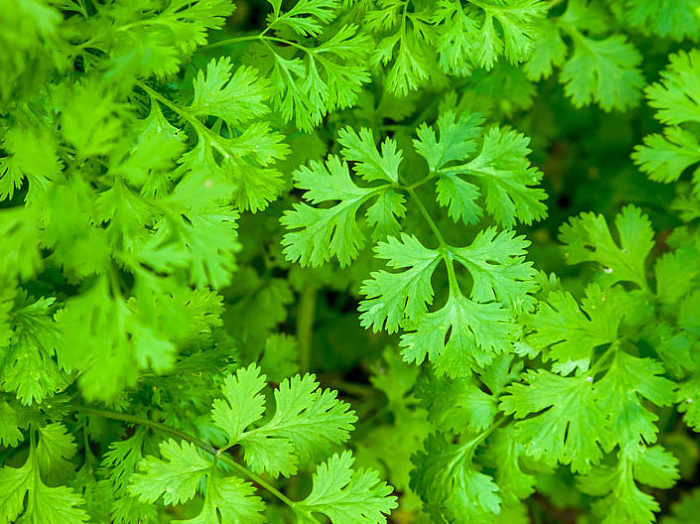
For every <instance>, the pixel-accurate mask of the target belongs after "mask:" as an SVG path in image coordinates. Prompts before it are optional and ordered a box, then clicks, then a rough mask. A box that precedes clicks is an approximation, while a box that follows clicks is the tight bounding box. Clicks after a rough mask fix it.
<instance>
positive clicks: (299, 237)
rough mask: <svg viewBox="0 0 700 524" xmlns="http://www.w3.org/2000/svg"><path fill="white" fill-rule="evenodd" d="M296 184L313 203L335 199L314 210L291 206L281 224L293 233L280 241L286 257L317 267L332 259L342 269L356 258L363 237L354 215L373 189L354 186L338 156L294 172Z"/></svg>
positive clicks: (298, 205) (307, 206) (344, 164)
mask: <svg viewBox="0 0 700 524" xmlns="http://www.w3.org/2000/svg"><path fill="white" fill-rule="evenodd" d="M294 179H295V181H296V183H297V184H298V185H299V186H300V187H302V188H303V189H306V190H307V193H306V196H307V198H308V199H309V200H310V201H311V202H312V203H318V202H327V201H329V200H338V201H339V203H338V204H336V205H335V206H333V207H330V208H316V207H312V206H310V205H308V204H305V203H299V204H295V205H294V209H293V210H292V211H287V212H286V213H285V214H284V216H283V217H282V220H281V222H282V224H283V225H284V226H286V227H287V228H289V229H294V230H297V231H292V232H289V233H287V234H286V235H285V236H284V238H283V239H282V243H283V245H284V246H285V255H286V256H287V258H288V259H289V260H291V261H293V262H296V261H297V260H298V261H300V263H301V264H302V265H305V266H306V265H311V266H320V265H321V264H323V263H324V262H327V261H328V260H329V259H330V258H331V257H332V256H335V257H337V258H338V260H339V262H340V264H341V265H343V266H347V265H348V264H349V263H350V261H351V260H353V259H354V258H356V257H357V254H358V250H359V248H360V247H361V246H362V243H363V241H364V240H363V238H364V236H363V234H362V231H361V230H360V228H359V227H358V225H357V222H356V218H355V215H356V213H357V211H358V209H359V208H360V206H361V205H362V204H363V203H364V202H365V201H366V200H368V199H369V198H371V197H372V196H373V195H374V194H376V193H377V191H376V190H372V189H370V188H363V187H359V186H357V185H355V183H354V182H353V181H352V179H351V178H350V172H349V170H348V165H347V164H346V163H345V162H344V161H341V160H340V158H338V157H337V156H333V155H331V156H329V157H328V161H327V162H326V166H325V167H324V166H323V165H322V164H320V163H319V162H311V163H310V164H309V167H306V166H304V167H301V168H300V169H299V170H298V171H296V172H295V173H294Z"/></svg>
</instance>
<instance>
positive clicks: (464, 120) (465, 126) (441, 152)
mask: <svg viewBox="0 0 700 524" xmlns="http://www.w3.org/2000/svg"><path fill="white" fill-rule="evenodd" d="M483 123H484V117H483V116H482V115H481V114H480V113H464V114H462V115H460V116H459V117H458V116H457V115H456V114H455V113H454V112H453V111H447V112H445V113H442V114H441V115H440V116H439V117H438V120H437V128H438V131H439V136H436V133H435V129H434V128H433V127H431V126H428V125H427V124H425V123H423V124H421V126H420V127H419V128H418V129H417V130H416V137H417V138H415V139H414V140H413V147H414V148H415V149H416V151H417V152H418V154H419V155H421V156H422V157H423V158H425V160H426V162H428V167H429V168H430V171H436V170H437V169H440V168H441V167H444V166H445V165H446V164H448V163H450V162H452V161H454V160H464V159H466V158H468V157H469V155H471V154H472V153H473V152H474V151H475V150H476V147H477V142H476V139H477V138H478V137H479V136H480V135H481V133H482V127H481V126H482V124H483Z"/></svg>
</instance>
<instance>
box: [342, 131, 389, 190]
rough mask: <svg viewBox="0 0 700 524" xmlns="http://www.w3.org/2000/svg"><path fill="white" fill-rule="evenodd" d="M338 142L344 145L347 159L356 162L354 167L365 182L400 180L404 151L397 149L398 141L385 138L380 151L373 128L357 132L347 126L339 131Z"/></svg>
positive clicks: (343, 151)
mask: <svg viewBox="0 0 700 524" xmlns="http://www.w3.org/2000/svg"><path fill="white" fill-rule="evenodd" d="M338 142H339V143H340V145H341V146H343V150H342V154H343V157H344V158H345V160H346V161H348V162H356V164H355V165H354V167H353V169H354V171H355V172H356V173H357V174H358V175H360V176H361V177H362V178H363V179H364V180H365V182H373V181H375V180H384V181H386V182H390V183H396V182H398V179H399V165H400V164H401V160H402V153H401V150H397V149H396V141H394V140H392V139H391V138H387V139H386V140H384V142H382V146H381V153H380V152H379V151H377V147H376V146H375V145H374V137H373V136H372V130H371V129H367V128H366V127H363V128H361V129H360V133H359V134H357V133H355V131H354V130H353V129H352V128H351V127H345V128H343V129H341V130H340V131H339V133H338Z"/></svg>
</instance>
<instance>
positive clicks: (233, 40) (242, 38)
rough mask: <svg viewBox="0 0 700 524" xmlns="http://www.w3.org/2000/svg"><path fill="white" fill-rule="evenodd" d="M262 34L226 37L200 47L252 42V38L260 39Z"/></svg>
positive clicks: (211, 47)
mask: <svg viewBox="0 0 700 524" xmlns="http://www.w3.org/2000/svg"><path fill="white" fill-rule="evenodd" d="M260 39H262V35H248V36H238V37H235V38H226V39H225V40H219V41H218V42H213V43H211V44H207V45H203V46H202V47H200V49H213V48H215V47H221V46H225V45H230V44H239V43H242V42H250V41H252V40H260Z"/></svg>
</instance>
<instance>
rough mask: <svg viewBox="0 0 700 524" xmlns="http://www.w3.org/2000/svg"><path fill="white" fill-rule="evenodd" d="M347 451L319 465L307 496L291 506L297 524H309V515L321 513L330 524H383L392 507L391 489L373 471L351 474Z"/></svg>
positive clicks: (360, 470)
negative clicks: (299, 521)
mask: <svg viewBox="0 0 700 524" xmlns="http://www.w3.org/2000/svg"><path fill="white" fill-rule="evenodd" d="M353 462H354V459H353V457H352V454H351V453H350V452H349V451H345V452H343V453H342V454H340V455H337V454H336V455H333V456H332V457H331V458H330V459H328V461H326V462H324V463H323V464H321V465H319V466H318V468H317V469H316V472H315V473H314V476H313V486H312V488H311V493H309V496H308V497H306V498H305V499H304V500H302V501H300V502H297V503H295V511H296V513H297V515H298V516H299V518H300V520H301V522H313V521H312V520H310V519H309V518H307V517H306V515H308V514H309V513H312V512H314V513H323V514H324V515H326V516H327V517H328V518H329V519H330V521H331V522H332V524H355V523H360V524H383V523H385V522H386V515H387V514H388V513H389V512H390V511H391V510H392V509H394V508H395V507H396V497H395V496H393V495H391V492H392V488H391V486H388V485H387V484H386V482H382V481H380V480H379V475H378V474H377V472H376V471H374V470H363V469H359V470H353V469H352V464H353Z"/></svg>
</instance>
